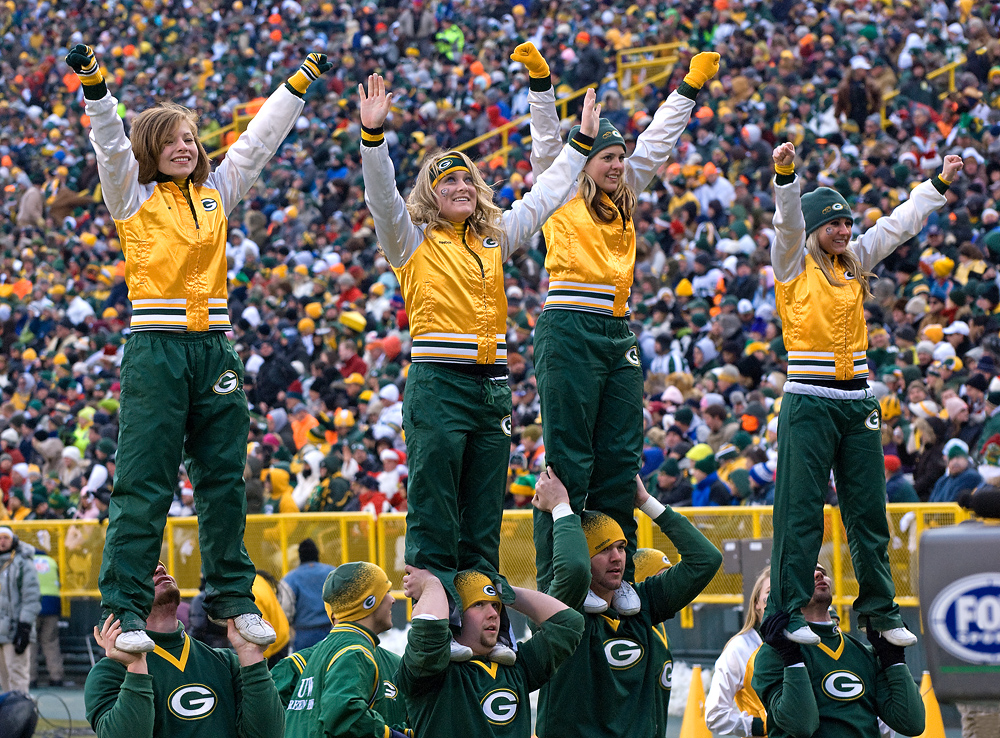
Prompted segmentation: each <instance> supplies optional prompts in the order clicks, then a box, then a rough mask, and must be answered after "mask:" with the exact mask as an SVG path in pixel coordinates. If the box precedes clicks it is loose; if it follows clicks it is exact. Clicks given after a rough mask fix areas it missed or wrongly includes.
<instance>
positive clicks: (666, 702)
mask: <svg viewBox="0 0 1000 738" xmlns="http://www.w3.org/2000/svg"><path fill="white" fill-rule="evenodd" d="M650 644H651V647H652V652H651V658H652V659H653V663H654V664H662V666H661V667H660V678H659V679H658V680H657V682H656V684H657V688H656V697H655V698H654V699H655V702H656V709H655V710H654V711H653V712H654V716H653V717H654V719H655V725H654V727H653V735H655V736H656V738H663V737H664V736H665V735H666V734H667V710H668V709H669V708H670V687H671V679H672V677H673V672H674V660H673V657H672V656H671V655H670V641H669V640H668V639H667V626H665V625H664V624H663V623H660V624H659V625H654V626H653V639H652V640H651V641H650Z"/></svg>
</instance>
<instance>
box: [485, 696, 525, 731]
mask: <svg viewBox="0 0 1000 738" xmlns="http://www.w3.org/2000/svg"><path fill="white" fill-rule="evenodd" d="M481 704H482V706H483V714H484V715H485V716H486V719H487V720H489V721H490V722H491V723H493V724H494V725H506V724H507V723H509V722H510V721H511V720H513V719H514V718H515V717H517V695H516V694H514V693H513V692H511V691H510V690H509V689H494V690H493V691H492V692H490V693H489V694H487V695H486V696H485V697H483V700H482V703H481Z"/></svg>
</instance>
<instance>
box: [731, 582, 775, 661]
mask: <svg viewBox="0 0 1000 738" xmlns="http://www.w3.org/2000/svg"><path fill="white" fill-rule="evenodd" d="M770 580H771V567H770V566H765V567H764V570H763V571H761V573H760V574H758V575H757V581H755V582H754V583H753V589H752V590H751V591H750V603H749V605H748V606H747V611H746V613H744V615H743V627H742V628H740V630H739V632H738V633H737V634H736V635H734V636H733V637H732V638H730V639H729V640H730V641H732V640H734V639H736V638H739V637H740V636H741V635H743V634H744V633H749V632H750V631H751V630H753V629H754V628H756V627H757V626H758V625H760V623H761V620H762V617H761V615H760V613H758V612H757V600H759V599H760V593H761V591H762V590H763V589H764V585H765V584H767V582H769V581H770ZM727 645H728V643H727Z"/></svg>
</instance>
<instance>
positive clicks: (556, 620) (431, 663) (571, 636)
mask: <svg viewBox="0 0 1000 738" xmlns="http://www.w3.org/2000/svg"><path fill="white" fill-rule="evenodd" d="M552 541H553V552H554V553H553V559H552V570H553V575H554V576H553V580H552V586H553V587H556V588H558V587H563V588H574V587H579V586H583V587H586V586H587V585H586V583H587V582H589V581H590V561H589V559H587V558H586V557H587V540H586V538H585V537H584V535H583V529H582V528H581V527H580V518H579V517H578V516H576V515H567V516H565V517H562V518H559V519H558V520H555V521H553V525H552ZM581 552H582V554H583V560H581V559H580V557H579V555H578V554H579V553H581ZM582 628H583V616H582V615H581V614H580V613H578V612H576V611H575V610H562V611H560V612H557V613H556V614H555V615H553V616H552V617H550V618H549V619H548V620H546V621H545V622H544V623H542V624H541V625H539V626H538V628H537V629H536V631H535V633H534V635H533V636H532V637H531V638H529V639H528V640H526V641H524V642H523V643H521V644H520V645H519V648H518V651H517V661H516V662H515V664H514V665H513V666H504V665H502V664H498V663H496V662H493V661H488V660H486V659H473V660H471V661H466V662H464V663H452V662H451V659H450V657H451V629H450V628H449V626H448V621H447V620H430V619H424V618H420V617H417V618H416V619H415V620H414V621H413V624H412V627H411V628H410V634H409V636H408V638H407V644H406V651H405V652H404V653H403V662H402V665H401V666H400V668H399V674H398V679H399V682H398V684H399V689H400V691H401V692H402V693H403V696H404V697H405V699H406V706H407V712H408V715H409V719H410V724H411V725H412V726H413V731H414V733H415V734H416V735H417V736H425V738H431V737H433V738H467V737H468V736H478V737H481V738H485V737H486V736H496V737H497V738H508V737H509V738H528V736H530V735H531V704H530V702H529V695H530V694H531V692H533V691H535V690H536V689H538V688H539V687H541V686H542V685H543V684H545V682H547V681H548V680H549V679H551V678H552V675H553V674H554V673H556V669H557V668H558V667H559V665H560V664H562V663H563V662H564V661H566V659H567V658H569V657H570V655H571V654H572V653H573V651H574V650H575V649H576V648H577V645H578V644H579V643H580V633H581V630H582Z"/></svg>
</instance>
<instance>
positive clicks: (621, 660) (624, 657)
mask: <svg viewBox="0 0 1000 738" xmlns="http://www.w3.org/2000/svg"><path fill="white" fill-rule="evenodd" d="M642 654H643V650H642V646H641V645H640V644H638V643H636V642H635V641H633V640H630V639H628V638H612V639H611V640H610V641H605V642H604V656H605V658H607V660H608V664H609V665H610V666H611V668H612V669H628V668H630V667H632V666H635V665H636V664H637V663H638V662H639V661H641V660H642Z"/></svg>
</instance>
